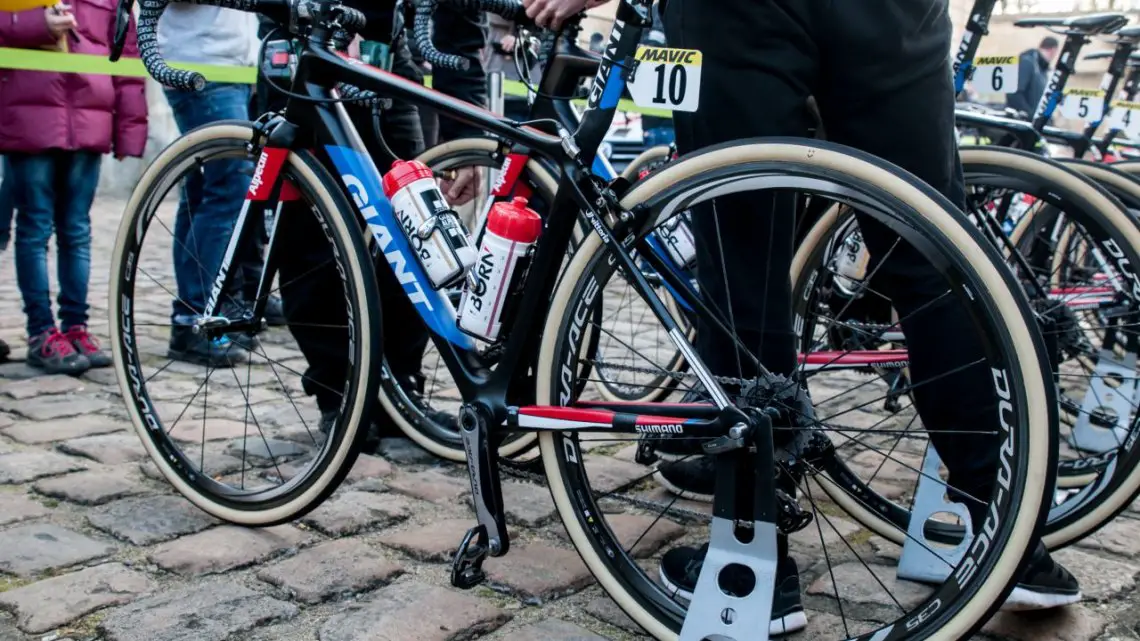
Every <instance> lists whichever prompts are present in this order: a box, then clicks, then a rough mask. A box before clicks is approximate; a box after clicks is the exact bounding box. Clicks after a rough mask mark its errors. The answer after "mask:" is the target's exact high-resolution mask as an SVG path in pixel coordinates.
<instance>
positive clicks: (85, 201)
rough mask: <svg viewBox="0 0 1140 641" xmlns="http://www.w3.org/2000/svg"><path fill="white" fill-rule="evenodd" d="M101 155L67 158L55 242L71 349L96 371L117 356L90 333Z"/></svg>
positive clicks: (63, 324) (62, 315)
mask: <svg viewBox="0 0 1140 641" xmlns="http://www.w3.org/2000/svg"><path fill="white" fill-rule="evenodd" d="M102 163H103V157H102V156H101V155H100V154H97V153H94V152H90V151H76V152H70V153H66V154H62V155H61V159H60V163H59V165H58V169H59V171H58V172H57V174H56V181H55V182H56V185H57V186H58V188H59V191H58V192H57V193H58V194H60V197H58V198H57V199H56V203H55V242H56V247H58V249H59V257H58V260H57V267H58V275H59V299H58V302H59V324H60V329H61V330H62V331H63V333H64V335H65V336H66V337H67V340H68V341H69V342H70V343H71V346H72V347H74V348H75V350H76V351H77V352H79V353H80V354H83V355H84V356H86V357H87V360H88V361H89V362H90V363H91V366H92V367H109V366H110V365H111V357H110V355H109V354H107V353H106V352H104V351H103V350H102V349H100V347H99V341H98V340H97V339H96V338H95V337H94V336H92V335H91V334H90V333H88V331H87V318H88V314H87V309H88V306H87V291H88V285H89V283H90V280H91V205H92V204H93V203H94V201H95V188H96V186H98V184H99V169H100V166H101V165H102Z"/></svg>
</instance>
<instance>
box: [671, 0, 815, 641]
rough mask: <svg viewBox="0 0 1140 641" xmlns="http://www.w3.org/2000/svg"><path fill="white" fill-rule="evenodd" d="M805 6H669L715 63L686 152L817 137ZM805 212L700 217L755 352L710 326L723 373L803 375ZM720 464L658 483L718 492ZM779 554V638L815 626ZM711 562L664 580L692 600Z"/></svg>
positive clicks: (766, 198)
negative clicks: (797, 326)
mask: <svg viewBox="0 0 1140 641" xmlns="http://www.w3.org/2000/svg"><path fill="white" fill-rule="evenodd" d="M796 4H797V6H777V3H774V2H771V1H764V2H755V3H731V4H730V5H726V4H724V3H715V2H714V3H706V2H700V1H699V0H671V1H670V2H669V4H668V7H667V9H666V16H665V24H666V39H667V40H668V42H669V43H670V46H674V47H679V48H686V49H698V50H700V51H701V52H702V54H703V56H704V64H703V65H702V74H703V77H702V79H701V110H700V111H699V112H696V113H680V112H675V113H674V127H675V130H676V140H677V148H678V150H679V151H680V152H682V153H688V152H692V151H695V150H698V149H700V148H703V147H706V146H708V145H715V144H720V143H725V142H731V141H735V140H739V139H742V138H750V137H755V136H774V135H800V136H803V135H807V132H808V130H809V128H810V126H811V117H810V115H809V113H808V111H807V109H806V107H805V105H806V100H807V96H809V95H811V93H812V90H813V84H814V82H815V79H816V78H817V76H818V67H817V63H816V60H817V52H816V49H815V46H814V44H813V41H814V35H813V34H812V33H810V32H809V31H808V29H809V26H810V25H811V24H812V22H813V16H812V15H810V12H809V11H808V10H807V9H805V8H804V7H803V6H799V3H796ZM795 208H796V198H795V196H794V194H791V193H788V194H779V195H775V194H771V193H761V194H755V193H749V194H737V195H732V196H727V197H721V198H717V199H716V200H715V201H713V202H709V203H705V204H702V205H699V206H697V207H694V208H693V215H692V229H693V235H694V239H695V241H696V247H697V278H698V281H699V283H700V291H701V295H702V297H703V298H704V299H705V300H706V301H707V302H709V303H711V304H712V305H713V306H714V307H715V308H716V309H719V310H721V312H722V313H721V315H722V317H723V318H724V319H725V321H726V325H728V326H730V327H734V328H735V332H736V335H737V336H738V337H739V338H740V340H741V341H742V342H743V343H744V345H745V346H746V347H747V348H748V353H745V352H744V350H739V351H738V349H737V348H736V346H735V345H734V343H733V341H732V339H731V337H729V336H725V335H724V333H723V332H720V331H719V330H717V329H716V328H715V327H714V326H711V325H710V324H707V323H699V324H698V328H697V344H696V347H697V350H698V353H699V354H700V356H701V358H702V360H704V362H705V363H706V365H708V366H709V368H710V369H711V370H712V371H713V372H714V373H716V374H720V375H724V376H732V377H737V376H739V377H743V378H752V377H754V376H755V375H756V374H757V369H756V367H755V366H754V365H753V364H752V362H751V361H752V359H753V358H758V359H759V360H760V361H762V362H763V364H764V365H765V366H766V367H767V368H768V369H770V370H771V371H773V372H775V373H778V374H789V373H791V372H792V371H793V370H794V369H795V366H796V355H795V334H794V331H793V325H792V309H791V283H790V282H789V270H790V267H791V259H792V254H793V244H792V238H793V228H794V223H795ZM783 433H789V432H787V431H785V432H783ZM712 465H713V460H712V459H711V458H709V457H702V458H696V459H689V460H687V461H683V462H681V463H673V464H662V465H661V466H659V472H660V477H659V478H660V480H662V481H664V482H665V484H666V487H667V488H668V487H670V485H672V486H674V487H678V488H679V489H682V490H685V491H691V489H690V488H692V489H696V488H706V489H705V490H704V491H705V492H706V493H710V494H711V487H712V485H713V482H714V474H713V467H712ZM784 480H785V483H784V485H789V484H790V480H789V479H784ZM777 545H778V554H779V557H780V562H779V564H778V566H777V577H776V578H777V586H776V595H775V598H774V600H773V610H772V624H771V628H770V632H772V633H782V632H785V631H787V632H792V631H795V630H798V629H800V628H802V627H803V626H804V625H806V618H805V615H804V610H803V606H802V604H801V599H800V594H799V578H798V569H797V568H796V564H795V562H794V561H793V560H792V559H791V557H789V556H788V554H787V538H786V537H784V536H779V537H777ZM703 554H704V552H703V550H702V549H694V548H689V547H679V548H675V549H673V550H671V551H669V552H668V553H667V554H666V555H665V557H664V558H663V560H662V565H661V575H662V578H663V579H664V580H665V581H666V582H667V583H668V584H669V585H670V586H672V587H674V588H677V589H678V591H679V593H681V594H685V593H691V591H692V590H693V589H694V588H695V585H696V578H697V573H698V572H699V568H700V566H701V563H700V561H701V559H703Z"/></svg>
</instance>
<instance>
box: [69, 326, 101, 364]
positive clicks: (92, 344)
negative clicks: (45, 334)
mask: <svg viewBox="0 0 1140 641" xmlns="http://www.w3.org/2000/svg"><path fill="white" fill-rule="evenodd" d="M63 336H64V338H66V339H67V342H69V343H71V345H72V347H74V348H75V351H77V352H79V353H80V354H83V355H84V356H86V357H87V360H89V361H91V367H110V366H111V356H110V355H109V354H107V353H106V352H104V351H103V350H102V349H100V348H99V339H97V338H95V337H94V336H92V335H91V334H90V333H89V332H88V331H87V326H86V325H76V326H75V327H72V328H71V329H69V330H67V332H66V333H65V334H64V335H63Z"/></svg>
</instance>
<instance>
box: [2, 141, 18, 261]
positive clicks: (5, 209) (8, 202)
mask: <svg viewBox="0 0 1140 641" xmlns="http://www.w3.org/2000/svg"><path fill="white" fill-rule="evenodd" d="M0 165H3V168H2V169H0V251H4V250H5V249H8V244H9V243H10V242H11V240H12V218H13V216H15V214H16V205H15V202H14V201H13V196H12V184H13V183H12V178H11V173H12V170H11V169H10V168H9V167H8V161H7V160H6V159H5V158H3V157H0Z"/></svg>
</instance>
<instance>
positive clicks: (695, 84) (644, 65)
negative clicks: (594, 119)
mask: <svg viewBox="0 0 1140 641" xmlns="http://www.w3.org/2000/svg"><path fill="white" fill-rule="evenodd" d="M629 95H630V96H632V97H633V102H634V103H635V104H637V105H638V106H641V107H656V108H657V109H668V110H669V111H696V110H697V106H698V105H699V104H700V100H701V52H700V51H697V50H695V49H668V48H666V47H638V48H637V70H636V71H635V72H634V75H633V79H632V80H630V83H629Z"/></svg>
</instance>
